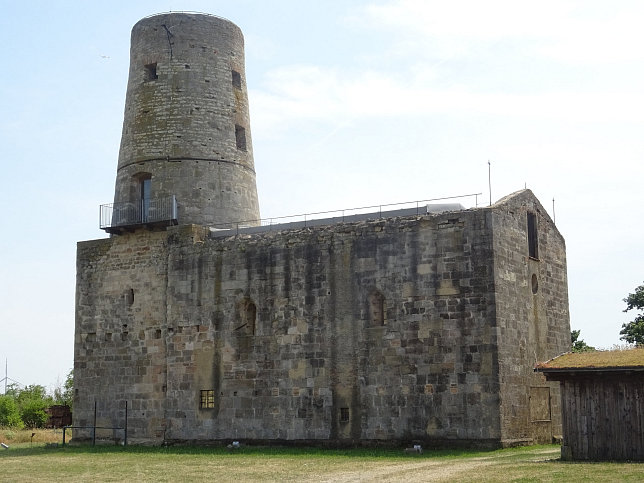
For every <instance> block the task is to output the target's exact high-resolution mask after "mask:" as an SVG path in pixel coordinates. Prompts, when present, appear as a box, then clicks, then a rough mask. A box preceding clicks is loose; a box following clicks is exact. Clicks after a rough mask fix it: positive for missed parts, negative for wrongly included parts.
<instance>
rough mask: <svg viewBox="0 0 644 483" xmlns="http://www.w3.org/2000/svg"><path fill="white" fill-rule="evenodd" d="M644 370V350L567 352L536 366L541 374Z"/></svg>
mask: <svg viewBox="0 0 644 483" xmlns="http://www.w3.org/2000/svg"><path fill="white" fill-rule="evenodd" d="M623 369H635V370H644V348H634V349H624V350H612V351H594V352H578V353H574V352H567V353H565V354H562V355H560V356H557V357H555V358H554V359H550V360H549V361H546V362H540V363H539V364H537V365H536V366H535V370H536V371H539V372H559V371H594V370H601V371H606V370H623Z"/></svg>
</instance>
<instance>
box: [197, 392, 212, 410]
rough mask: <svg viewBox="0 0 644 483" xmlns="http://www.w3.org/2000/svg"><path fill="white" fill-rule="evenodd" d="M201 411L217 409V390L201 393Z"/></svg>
mask: <svg viewBox="0 0 644 483" xmlns="http://www.w3.org/2000/svg"><path fill="white" fill-rule="evenodd" d="M200 396H201V397H200V399H199V409H212V408H214V407H215V390H214V389H205V390H202V391H201V395H200Z"/></svg>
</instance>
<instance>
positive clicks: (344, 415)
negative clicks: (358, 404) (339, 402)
mask: <svg viewBox="0 0 644 483" xmlns="http://www.w3.org/2000/svg"><path fill="white" fill-rule="evenodd" d="M340 422H341V423H348V422H349V408H340Z"/></svg>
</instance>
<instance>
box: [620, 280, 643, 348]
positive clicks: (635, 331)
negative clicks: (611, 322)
mask: <svg viewBox="0 0 644 483" xmlns="http://www.w3.org/2000/svg"><path fill="white" fill-rule="evenodd" d="M624 302H626V309H625V310H624V312H628V311H629V310H633V309H637V310H639V311H644V285H640V286H639V287H637V288H636V289H635V292H634V293H629V294H628V297H626V298H625V299H624ZM619 334H620V335H621V337H620V339H621V340H625V341H626V342H628V343H629V344H637V345H644V313H643V312H640V313H639V314H637V315H636V316H635V319H634V320H632V321H631V322H629V323H628V324H622V330H621V331H620V332H619Z"/></svg>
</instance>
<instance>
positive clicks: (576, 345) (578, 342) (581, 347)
mask: <svg viewBox="0 0 644 483" xmlns="http://www.w3.org/2000/svg"><path fill="white" fill-rule="evenodd" d="M580 332H581V330H571V331H570V342H571V344H572V351H573V352H591V351H594V350H595V348H594V347H592V346H589V345H588V344H586V342H584V340H583V339H580V338H579V333H580Z"/></svg>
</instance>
